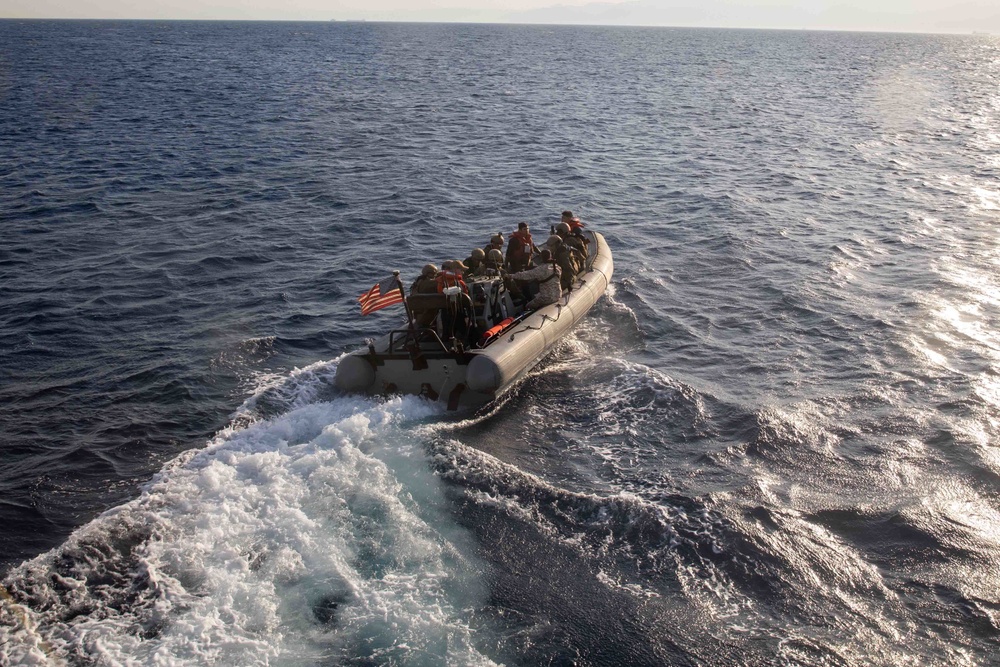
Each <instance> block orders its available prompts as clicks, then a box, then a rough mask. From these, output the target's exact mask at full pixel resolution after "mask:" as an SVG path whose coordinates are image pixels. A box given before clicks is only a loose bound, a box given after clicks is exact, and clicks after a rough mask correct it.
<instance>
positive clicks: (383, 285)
mask: <svg viewBox="0 0 1000 667" xmlns="http://www.w3.org/2000/svg"><path fill="white" fill-rule="evenodd" d="M358 301H359V302H361V314H362V315H367V314H368V313H374V312H375V311H376V310H380V309H382V308H385V307H386V306H391V305H392V304H394V303H401V302H402V301H403V283H401V282H399V277H398V276H389V277H388V278H386V279H385V280H383V281H382V282H380V283H376V284H375V285H374V286H373V287H372V288H371V289H370V290H368V291H367V292H365V293H364V294H362V295H361V296H359V297H358Z"/></svg>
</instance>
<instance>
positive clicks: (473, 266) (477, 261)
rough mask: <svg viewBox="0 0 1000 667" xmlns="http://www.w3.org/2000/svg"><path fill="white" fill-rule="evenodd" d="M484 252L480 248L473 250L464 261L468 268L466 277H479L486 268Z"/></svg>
mask: <svg viewBox="0 0 1000 667" xmlns="http://www.w3.org/2000/svg"><path fill="white" fill-rule="evenodd" d="M485 264H486V252H485V251H484V250H483V249H482V248H474V249H473V250H472V254H470V255H469V257H468V258H467V259H466V260H465V265H466V266H468V267H469V271H468V274H467V275H470V276H478V275H481V274H482V272H483V270H484V269H485V268H486V267H485Z"/></svg>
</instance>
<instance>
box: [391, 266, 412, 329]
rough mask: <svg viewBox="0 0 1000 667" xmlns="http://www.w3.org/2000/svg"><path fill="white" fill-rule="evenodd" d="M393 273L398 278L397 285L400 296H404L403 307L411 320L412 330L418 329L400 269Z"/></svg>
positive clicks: (407, 317)
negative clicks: (407, 300) (400, 275)
mask: <svg viewBox="0 0 1000 667" xmlns="http://www.w3.org/2000/svg"><path fill="white" fill-rule="evenodd" d="M392 275H393V276H394V277H395V278H396V287H397V288H398V289H399V294H400V296H402V297H403V307H404V308H406V319H407V320H409V322H410V331H416V330H417V327H416V326H415V323H414V321H413V313H412V312H411V311H410V304H408V303H407V302H406V292H404V291H403V281H402V280H400V279H399V271H393V272H392Z"/></svg>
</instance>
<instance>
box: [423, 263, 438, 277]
mask: <svg viewBox="0 0 1000 667" xmlns="http://www.w3.org/2000/svg"><path fill="white" fill-rule="evenodd" d="M437 272H438V267H436V266H434V265H433V264H424V268H423V270H422V271H421V272H420V275H422V276H428V277H429V276H434V275H437Z"/></svg>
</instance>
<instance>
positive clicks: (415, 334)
mask: <svg viewBox="0 0 1000 667" xmlns="http://www.w3.org/2000/svg"><path fill="white" fill-rule="evenodd" d="M397 334H403V339H404V342H403V344H402V345H403V348H402V349H403V350H406V351H409V350H407V348H406V341H410V340H412V341H414V342H416V343H419V342H420V340H421V339H422V338H428V337H429V338H431V340H432V341H437V344H438V345H440V346H441V350H442V351H444V352H450V351H451V350H449V349H448V346H447V345H445V344H444V341H443V340H441V336H439V335H438V332H437V331H435V330H434V329H431V328H428V327H421V328H419V329H393V330H392V331H390V332H389V348H388V350H386V351H387V352H388V353H389V354H392V353H393V352H394V351H396V335H397ZM428 334H429V335H428Z"/></svg>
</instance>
